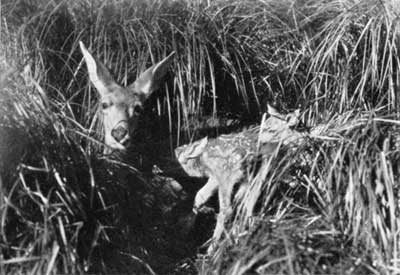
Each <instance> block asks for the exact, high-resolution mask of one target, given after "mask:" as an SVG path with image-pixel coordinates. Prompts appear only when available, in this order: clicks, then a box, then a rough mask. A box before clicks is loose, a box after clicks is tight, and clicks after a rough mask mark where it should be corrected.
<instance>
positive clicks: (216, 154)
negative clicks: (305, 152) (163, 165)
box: [175, 107, 303, 240]
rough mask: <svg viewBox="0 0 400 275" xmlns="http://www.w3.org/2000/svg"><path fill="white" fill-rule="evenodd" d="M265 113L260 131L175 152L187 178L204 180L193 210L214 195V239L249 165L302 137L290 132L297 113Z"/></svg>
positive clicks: (200, 206)
mask: <svg viewBox="0 0 400 275" xmlns="http://www.w3.org/2000/svg"><path fill="white" fill-rule="evenodd" d="M269 113H270V114H271V117H270V118H268V119H267V120H266V121H265V123H264V124H263V125H262V126H261V131H260V127H255V128H252V129H248V130H245V131H242V132H240V133H235V134H229V135H221V136H219V137H217V138H215V139H210V140H209V139H208V138H203V139H201V140H199V141H196V142H194V143H192V144H189V145H183V146H181V147H178V148H176V149H175V155H176V157H177V159H178V161H179V163H180V164H181V166H182V168H183V169H184V170H185V172H186V173H187V174H188V175H189V176H192V177H206V178H208V181H207V183H206V184H205V185H204V186H203V187H202V188H201V189H200V190H199V191H198V192H197V194H196V196H195V200H194V206H193V211H194V212H195V213H197V212H198V211H199V210H200V209H201V208H202V206H204V205H205V204H206V203H207V201H208V200H209V199H210V197H211V196H212V195H213V194H215V193H216V192H218V201H219V208H220V212H219V214H218V217H217V224H216V227H215V230H214V234H213V239H214V240H218V239H219V238H220V237H221V235H222V233H223V230H224V223H225V220H226V218H227V217H228V216H229V215H230V214H231V213H232V204H231V198H232V192H233V188H234V186H235V184H237V183H239V182H241V181H242V180H244V178H245V177H246V175H248V174H249V172H250V169H251V167H252V164H254V163H255V162H256V161H257V160H258V159H260V158H268V157H270V156H272V155H273V154H274V153H275V152H276V151H277V150H278V149H279V147H280V146H281V145H287V144H289V143H291V142H294V141H296V140H299V139H301V138H302V137H303V135H302V134H301V133H299V132H297V131H295V130H292V129H291V127H293V126H295V125H296V124H297V122H298V116H299V113H298V112H295V113H293V114H288V115H287V116H284V115H281V114H279V113H278V112H276V111H275V110H274V109H273V108H271V107H269Z"/></svg>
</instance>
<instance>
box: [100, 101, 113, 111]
mask: <svg viewBox="0 0 400 275" xmlns="http://www.w3.org/2000/svg"><path fill="white" fill-rule="evenodd" d="M111 105H112V104H111V103H107V102H102V103H101V109H103V110H105V109H107V108H108V107H110V106H111Z"/></svg>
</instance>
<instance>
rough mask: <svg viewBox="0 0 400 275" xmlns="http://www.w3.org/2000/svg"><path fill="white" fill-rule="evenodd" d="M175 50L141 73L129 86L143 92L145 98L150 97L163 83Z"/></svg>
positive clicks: (137, 91)
mask: <svg viewBox="0 0 400 275" xmlns="http://www.w3.org/2000/svg"><path fill="white" fill-rule="evenodd" d="M174 55H175V52H172V53H170V55H168V56H167V57H166V58H164V59H163V60H162V61H160V62H158V63H157V64H155V65H153V66H151V67H150V68H148V69H147V70H146V71H144V72H143V73H141V74H140V76H139V77H138V79H136V81H135V82H134V83H132V84H131V85H129V88H130V89H132V90H133V91H135V92H136V93H140V94H143V95H144V96H145V98H147V97H149V96H150V95H151V93H152V92H154V91H155V90H157V89H158V88H159V86H160V85H161V80H162V78H163V77H164V75H165V74H166V73H167V71H168V68H169V66H170V65H171V63H172V61H173V60H174Z"/></svg>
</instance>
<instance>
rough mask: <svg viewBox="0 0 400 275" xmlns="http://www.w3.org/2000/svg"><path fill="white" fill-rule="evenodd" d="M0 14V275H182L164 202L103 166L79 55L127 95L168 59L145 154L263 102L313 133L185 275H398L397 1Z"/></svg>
mask: <svg viewBox="0 0 400 275" xmlns="http://www.w3.org/2000/svg"><path fill="white" fill-rule="evenodd" d="M0 7H1V25H0V33H1V44H0V72H1V75H0V89H1V94H0V112H1V117H0V134H1V138H0V153H1V158H2V159H1V163H0V169H1V180H2V181H1V186H0V187H1V192H0V194H2V196H1V198H0V202H1V228H0V229H1V232H2V234H1V236H2V237H1V242H0V243H1V247H2V248H1V254H0V257H1V263H0V269H1V271H2V272H5V273H10V272H22V273H28V272H30V273H40V274H42V273H46V272H47V273H81V272H84V271H90V272H131V271H132V270H137V272H147V273H151V272H152V271H151V270H152V269H155V271H158V272H164V273H165V272H172V271H173V270H175V271H176V272H178V271H177V270H179V268H178V267H177V266H178V264H177V263H178V262H179V259H184V258H185V255H188V252H187V250H185V249H186V248H184V245H181V244H180V246H179V247H180V249H181V251H180V252H177V253H176V255H173V256H172V255H171V254H173V253H171V250H167V249H166V250H164V249H163V248H162V247H163V245H164V244H166V243H168V240H167V239H168V237H166V236H165V235H168V234H171V232H174V231H175V230H176V228H174V227H170V225H168V226H166V225H165V224H166V221H165V219H164V218H163V217H162V216H163V215H162V213H164V212H163V210H162V208H163V207H164V206H165V204H168V203H167V202H165V201H164V199H165V197H162V195H161V194H159V192H157V190H158V189H157V188H159V187H160V186H159V185H151V184H150V185H149V182H151V180H150V181H149V180H148V179H147V178H146V176H145V175H143V174H142V173H141V172H140V171H137V169H135V167H131V165H129V163H128V164H126V163H119V162H118V161H116V160H110V159H107V158H102V157H100V154H99V152H101V147H102V144H101V142H100V141H99V140H101V121H100V118H99V116H98V114H97V112H96V111H97V94H96V91H95V90H94V89H93V88H92V86H91V85H90V84H89V82H88V80H87V72H86V70H85V67H84V66H83V60H82V55H81V53H80V52H79V47H78V42H79V41H80V40H82V41H83V42H84V43H85V44H86V45H87V46H88V48H89V49H90V50H91V52H92V53H93V54H94V55H96V56H97V57H99V59H100V60H101V61H102V62H104V63H105V64H106V65H107V67H109V68H111V70H112V72H113V75H114V76H115V77H116V79H117V80H118V81H119V82H120V83H121V84H124V85H126V84H129V83H131V82H132V81H133V80H134V79H135V78H136V77H137V76H138V74H139V73H140V72H141V71H143V70H144V69H145V68H147V67H149V66H150V65H151V64H154V63H155V62H157V61H159V60H161V59H162V58H163V57H164V56H166V55H167V54H168V53H170V52H172V51H175V52H176V53H177V55H176V60H175V62H174V64H173V66H172V68H171V74H170V75H169V77H168V80H167V82H166V85H165V87H163V89H161V91H159V92H158V93H156V94H155V95H154V96H152V98H151V99H150V101H149V102H148V104H147V105H148V106H146V109H147V111H148V112H149V113H152V116H149V117H148V118H147V119H146V118H144V120H143V125H142V127H143V128H145V127H148V128H149V131H148V132H150V133H152V135H153V136H156V138H157V139H163V138H166V137H169V136H177V137H178V138H177V139H174V141H173V142H172V143H173V145H174V146H175V145H177V144H180V143H182V141H186V140H189V139H190V138H192V137H193V136H196V135H197V133H199V132H201V130H202V129H198V128H197V127H194V128H193V127H191V125H193V124H192V121H202V120H206V121H207V119H208V118H209V117H211V118H213V119H216V118H235V119H239V120H240V121H242V122H243V123H244V124H246V123H252V122H257V121H259V119H260V116H261V114H262V112H263V111H264V108H265V103H266V102H270V103H274V104H275V105H277V106H279V107H280V109H281V110H288V109H292V108H295V107H298V106H301V107H302V110H303V119H304V120H305V122H306V123H307V124H308V125H309V126H315V125H317V124H320V125H322V126H318V127H317V128H314V132H313V133H317V132H318V135H316V134H315V135H314V136H313V138H312V139H310V140H309V141H307V143H306V144H305V145H302V146H300V147H299V148H298V149H297V150H295V151H294V152H288V153H287V155H286V156H281V155H280V158H279V159H276V160H274V161H272V162H271V163H269V164H268V165H269V166H267V167H264V169H261V170H260V173H259V174H258V175H255V177H254V178H249V179H248V180H249V182H250V183H251V186H252V187H251V188H250V189H249V190H248V192H247V194H246V196H248V198H250V199H247V200H245V201H244V202H245V204H244V205H243V203H242V204H239V205H238V211H237V216H236V217H234V218H233V219H232V221H233V223H232V224H230V225H227V231H228V236H229V238H225V239H224V240H222V241H221V243H220V244H219V249H218V250H217V251H216V253H215V255H214V257H213V258H212V259H210V260H207V261H200V262H199V266H200V267H199V269H198V271H200V272H202V273H212V272H217V273H218V272H225V273H234V274H242V273H247V272H254V273H257V272H258V273H261V274H263V273H264V274H265V273H268V272H269V273H289V274H298V273H304V274H319V273H324V272H325V273H335V272H336V273H338V274H340V273H341V272H342V271H343V272H347V271H348V270H350V273H351V272H353V271H354V273H357V272H359V273H360V274H362V273H363V272H366V273H368V272H369V273H376V274H378V273H380V274H396V272H399V268H400V267H399V262H398V254H399V245H398V242H399V234H398V230H399V220H398V215H396V213H397V212H398V208H399V205H398V204H399V193H398V186H397V185H398V184H397V181H398V176H399V175H398V172H399V171H398V170H399V166H398V157H399V154H398V152H397V151H398V147H396V144H397V143H396V142H397V136H398V134H397V133H398V127H397V124H398V123H397V121H396V119H397V118H398V111H397V110H398V108H399V107H400V106H399V99H398V94H397V91H398V89H399V86H400V73H399V67H400V65H399V64H400V60H399V52H398V49H399V48H400V47H399V44H400V43H399V33H400V30H399V24H398V20H399V16H400V8H399V5H398V4H397V3H396V1H394V0H393V1H390V0H386V1H374V0H367V1H350V0H343V1H332V0H324V1H313V0H307V1H294V0H285V1H277V0H265V1H253V0H245V1H226V0H217V1H201V0H200V1H184V0H176V1H173V0H169V1H158V0H151V1H145V0H137V1H89V2H88V1H81V0H77V1H66V0H65V1H62V0H61V1H42V0H35V1H18V2H13V1H2V2H1V3H0ZM164 122H166V123H164ZM217 126H218V125H217ZM222 126H223V125H222ZM317 130H318V131H317ZM155 133H156V134H155ZM294 160H295V161H294ZM149 197H150V199H149ZM133 198H134V199H133ZM241 207H243V209H246V211H244V210H243V211H240V208H241ZM296 226H297V228H296ZM178 227H179V226H178ZM157 228H158V229H157ZM160 228H161V229H160ZM300 228H301V229H304V230H301V229H300ZM168 230H170V231H168ZM265 231H267V232H266V233H265ZM165 232H167V233H165ZM141 238H142V239H141ZM172 239H173V238H172ZM177 239H179V238H177ZM180 241H182V240H181V239H180ZM171 242H172V241H171ZM183 242H184V241H183ZM111 244H112V245H111ZM104 247H112V249H111V248H110V249H109V251H110V253H107V252H109V251H107V249H103V248H104ZM99 248H100V249H99ZM189 250H191V253H193V254H194V253H195V249H194V248H193V247H191V248H189ZM111 251H119V252H121V253H120V254H119V255H120V256H119V257H111V256H110V255H112V252H111ZM246 251H248V252H246ZM175 252H176V251H175ZM175 252H174V253H175ZM124 253H125V254H124ZM324 253H325V254H324ZM189 254H190V253H189ZM121 255H125V256H121ZM126 255H130V256H126ZM321 255H322V256H321ZM124 257H127V258H128V259H126V258H124ZM160 259H163V260H160ZM238 259H241V260H240V261H238ZM187 261H188V262H189V263H192V260H187ZM121 262H122V264H119V265H118V264H116V263H121ZM192 268H193V265H192V264H191V267H190V268H189V269H188V270H185V272H194V271H193V269H192ZM343 272H342V273H343Z"/></svg>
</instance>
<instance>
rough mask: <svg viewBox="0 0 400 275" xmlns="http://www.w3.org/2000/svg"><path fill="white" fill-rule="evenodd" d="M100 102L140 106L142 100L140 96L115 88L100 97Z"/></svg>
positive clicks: (121, 88)
mask: <svg viewBox="0 0 400 275" xmlns="http://www.w3.org/2000/svg"><path fill="white" fill-rule="evenodd" d="M101 101H102V102H109V103H113V104H115V105H127V106H128V105H133V104H142V102H143V101H144V98H143V96H142V95H141V94H137V93H134V92H132V91H131V90H129V89H126V88H123V87H115V88H113V89H110V92H109V93H107V94H105V95H103V96H102V97H101Z"/></svg>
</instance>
